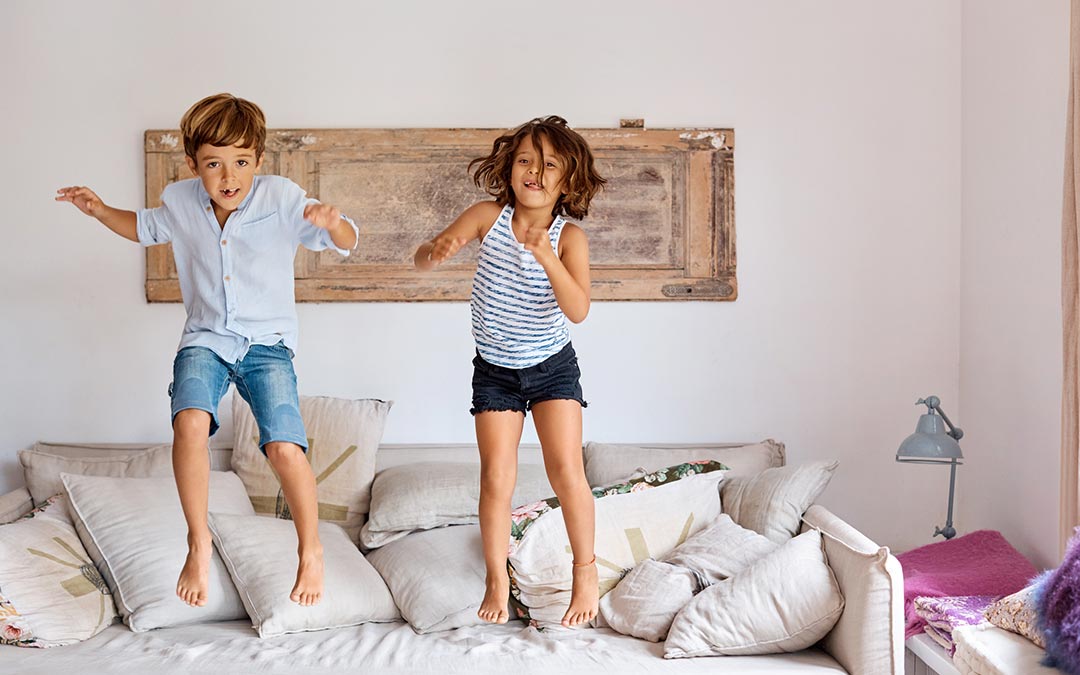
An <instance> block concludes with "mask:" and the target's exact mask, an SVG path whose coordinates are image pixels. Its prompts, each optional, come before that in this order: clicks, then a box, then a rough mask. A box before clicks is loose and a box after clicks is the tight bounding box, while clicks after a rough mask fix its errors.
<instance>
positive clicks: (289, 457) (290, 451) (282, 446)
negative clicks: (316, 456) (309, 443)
mask: <svg viewBox="0 0 1080 675" xmlns="http://www.w3.org/2000/svg"><path fill="white" fill-rule="evenodd" d="M263 452H265V453H266V458H267V459H269V460H270V461H271V462H273V463H277V462H295V461H300V460H303V461H306V460H305V458H304V450H303V448H301V447H300V446H299V445H297V444H296V443H288V442H286V441H271V442H269V443H267V444H266V445H265V446H263Z"/></svg>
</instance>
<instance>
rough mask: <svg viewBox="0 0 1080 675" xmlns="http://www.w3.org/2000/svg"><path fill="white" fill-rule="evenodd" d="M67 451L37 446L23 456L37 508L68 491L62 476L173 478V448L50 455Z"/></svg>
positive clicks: (29, 486) (161, 446) (160, 447)
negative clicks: (87, 455) (99, 455)
mask: <svg viewBox="0 0 1080 675" xmlns="http://www.w3.org/2000/svg"><path fill="white" fill-rule="evenodd" d="M66 447H72V448H77V446H51V445H47V444H43V443H37V444H35V445H34V447H33V448H31V449H30V450H22V451H20V452H19V462H20V463H21V464H22V467H23V475H24V476H25V477H26V489H27V490H29V491H30V496H31V497H33V498H34V503H35V504H39V505H40V504H44V503H45V500H46V499H48V498H49V497H52V496H53V495H58V494H60V493H62V492H63V491H64V484H63V482H62V481H61V480H60V474H62V473H76V474H79V475H82V476H112V477H114V478H155V477H160V476H171V475H172V474H173V469H172V445H171V444H166V445H158V446H154V447H152V448H150V449H148V450H133V451H132V452H131V453H127V452H118V453H111V454H110V453H108V452H107V451H105V450H98V452H100V453H101V454H102V455H107V456H101V457H84V456H75V457H73V456H69V455H59V454H53V453H50V452H49V450H50V449H51V448H56V449H57V450H63V449H65V448H66Z"/></svg>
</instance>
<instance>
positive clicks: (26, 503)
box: [0, 487, 34, 525]
mask: <svg viewBox="0 0 1080 675" xmlns="http://www.w3.org/2000/svg"><path fill="white" fill-rule="evenodd" d="M33 508H34V500H33V499H31V498H30V493H29V492H27V490H26V488H24V487H21V488H19V489H18V490H14V491H12V492H9V493H7V494H6V495H0V525H3V524H4V523H10V522H11V521H13V520H18V519H19V518H22V517H23V516H25V515H26V514H27V513H29V512H30V511H31V510H32V509H33Z"/></svg>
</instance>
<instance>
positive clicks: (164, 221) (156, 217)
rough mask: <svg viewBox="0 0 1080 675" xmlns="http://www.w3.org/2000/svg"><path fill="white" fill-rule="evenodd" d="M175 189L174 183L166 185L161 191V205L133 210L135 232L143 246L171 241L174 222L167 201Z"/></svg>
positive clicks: (170, 198)
mask: <svg viewBox="0 0 1080 675" xmlns="http://www.w3.org/2000/svg"><path fill="white" fill-rule="evenodd" d="M176 190H177V188H176V184H175V183H172V184H170V185H167V186H166V187H165V189H164V190H163V191H162V192H161V206H159V207H157V208H153V209H139V210H138V211H136V212H135V233H136V235H137V236H138V237H139V243H140V244H142V245H143V246H154V245H155V244H166V243H168V242H170V241H172V237H173V230H174V224H175V222H176V220H175V218H174V217H173V213H172V210H171V209H170V208H169V202H170V201H172V197H173V195H174V194H175V191H176Z"/></svg>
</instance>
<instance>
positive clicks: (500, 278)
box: [472, 204, 570, 369]
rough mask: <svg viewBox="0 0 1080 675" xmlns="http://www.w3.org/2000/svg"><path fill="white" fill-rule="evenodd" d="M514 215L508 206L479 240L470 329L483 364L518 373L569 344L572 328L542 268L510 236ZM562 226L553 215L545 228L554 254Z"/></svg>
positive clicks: (523, 245)
mask: <svg viewBox="0 0 1080 675" xmlns="http://www.w3.org/2000/svg"><path fill="white" fill-rule="evenodd" d="M513 217H514V207H513V206H510V205H509V204H507V205H506V206H505V207H503V210H502V213H500V214H499V217H498V219H497V220H496V221H495V224H494V225H492V226H491V229H490V230H488V233H487V235H486V236H485V237H484V240H483V241H482V242H480V253H479V257H478V260H477V265H476V275H475V276H474V277H473V288H472V327H473V338H474V339H475V340H476V350H477V351H478V352H480V356H482V357H483V358H484V360H485V361H487V362H488V363H491V364H494V365H496V366H502V367H503V368H516V369H520V368H528V367H530V366H535V365H536V364H538V363H540V362H541V361H543V360H544V359H546V358H548V357H549V356H552V355H554V354H557V353H558V352H559V350H561V349H562V348H563V347H565V346H566V344H567V343H568V342H570V329H569V328H568V327H567V325H566V316H565V315H564V314H563V312H562V309H560V308H559V303H558V302H557V301H556V300H555V291H554V290H552V288H551V282H550V281H549V280H548V276H547V272H545V271H544V267H543V265H541V264H540V263H538V262H536V258H535V257H534V256H533V254H532V252H531V251H528V250H526V248H525V244H522V243H521V242H519V241H518V240H517V237H515V236H514V229H513V227H512V226H511V222H512V220H513ZM565 224H566V220H565V219H564V218H563V217H562V216H557V217H556V218H555V222H553V223H552V224H551V227H549V228H548V238H549V239H550V240H551V247H552V248H553V249H555V252H556V253H558V251H559V235H561V234H562V230H563V226H564V225H565Z"/></svg>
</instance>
